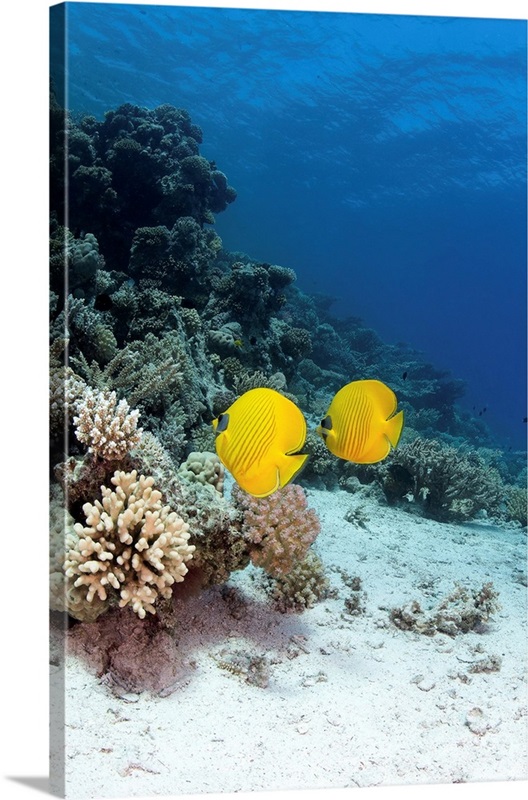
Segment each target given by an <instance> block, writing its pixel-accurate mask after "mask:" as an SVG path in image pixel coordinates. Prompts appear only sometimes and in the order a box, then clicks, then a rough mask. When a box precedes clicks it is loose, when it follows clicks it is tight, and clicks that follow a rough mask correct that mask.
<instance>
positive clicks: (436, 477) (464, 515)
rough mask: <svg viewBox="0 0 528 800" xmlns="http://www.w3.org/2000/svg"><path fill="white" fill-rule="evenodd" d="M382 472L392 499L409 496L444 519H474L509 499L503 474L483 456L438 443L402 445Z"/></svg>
mask: <svg viewBox="0 0 528 800" xmlns="http://www.w3.org/2000/svg"><path fill="white" fill-rule="evenodd" d="M380 474H381V475H382V478H381V479H382V483H383V488H384V491H385V493H386V495H387V498H388V499H389V500H393V501H394V500H396V499H398V498H402V497H403V496H408V498H409V499H411V500H413V501H414V502H416V503H419V504H420V505H421V506H422V507H423V509H424V510H425V512H426V513H427V514H429V515H430V516H434V517H437V518H439V519H447V520H465V519H470V518H471V517H474V516H475V514H476V513H477V512H479V511H481V510H485V511H486V512H488V513H490V514H494V513H497V512H498V510H499V507H500V504H501V501H502V499H503V496H504V486H503V483H502V480H501V478H500V475H499V473H498V472H497V470H496V469H493V468H492V467H489V466H488V465H487V464H486V463H485V462H484V461H483V459H482V458H480V456H479V455H478V453H476V452H469V453H463V452H461V451H460V450H457V449H456V448H454V447H447V446H445V445H442V444H441V443H440V442H438V441H436V440H434V439H421V438H418V439H415V440H414V441H413V442H411V443H410V444H403V445H401V446H400V447H399V448H398V450H397V451H396V452H395V454H394V456H393V458H392V460H391V461H390V463H389V464H387V466H386V467H385V466H384V467H383V469H382V470H381V472H380Z"/></svg>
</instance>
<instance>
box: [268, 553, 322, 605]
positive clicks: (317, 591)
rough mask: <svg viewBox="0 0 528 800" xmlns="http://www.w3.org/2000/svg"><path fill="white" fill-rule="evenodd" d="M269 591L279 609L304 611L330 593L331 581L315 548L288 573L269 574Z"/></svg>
mask: <svg viewBox="0 0 528 800" xmlns="http://www.w3.org/2000/svg"><path fill="white" fill-rule="evenodd" d="M269 582H270V583H269V592H270V594H271V597H272V598H273V600H274V601H275V605H276V607H277V609H278V610H279V611H282V612H283V613H285V612H287V611H297V612H299V611H304V609H305V608H311V607H312V606H313V605H314V604H315V603H316V602H317V601H318V600H321V599H323V598H325V597H326V596H327V595H328V590H329V586H330V584H329V582H328V578H327V577H326V575H325V571H324V567H323V563H322V561H321V559H320V558H319V556H318V555H316V553H314V552H313V550H308V552H307V554H306V556H305V557H304V558H303V560H302V561H300V562H299V563H298V564H295V565H294V566H293V568H292V569H291V570H290V571H289V572H288V574H287V575H282V576H281V577H275V578H273V577H271V576H269Z"/></svg>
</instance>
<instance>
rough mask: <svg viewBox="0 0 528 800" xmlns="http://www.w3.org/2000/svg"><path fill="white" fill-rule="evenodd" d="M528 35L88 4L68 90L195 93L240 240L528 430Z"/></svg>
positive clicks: (164, 99)
mask: <svg viewBox="0 0 528 800" xmlns="http://www.w3.org/2000/svg"><path fill="white" fill-rule="evenodd" d="M526 44H527V26H526V23H525V22H522V21H512V20H489V19H481V20H479V19H450V18H438V17H436V18H435V17H412V16H411V17H409V16H389V15H388V16H385V15H383V16H381V15H358V14H343V13H323V12H300V11H256V10H233V9H206V8H181V7H180V8H178V7H174V8H171V7H167V6H159V7H155V6H132V5H108V4H104V5H101V4H93V5H91V4H89V3H86V4H85V3H80V4H73V5H69V6H68V71H67V77H68V81H67V85H68V96H67V103H68V107H69V108H70V110H71V111H72V112H73V113H74V114H76V115H77V114H78V115H81V114H86V113H89V114H93V115H95V116H96V117H97V118H99V119H102V117H103V115H104V112H105V111H107V110H109V109H114V108H116V107H117V106H119V105H121V104H122V103H125V102H131V103H134V104H137V105H141V106H146V107H148V108H153V107H155V106H157V105H159V104H161V103H171V104H172V105H175V106H178V107H183V108H186V109H187V110H188V111H189V112H190V114H191V117H192V120H193V122H195V123H197V124H198V125H200V127H201V128H202V130H203V133H204V143H203V145H202V146H201V153H202V155H204V156H206V157H207V158H209V159H211V160H215V161H216V162H217V164H218V166H219V168H220V169H221V170H222V171H224V172H225V173H226V174H227V176H228V179H229V183H230V184H232V185H233V186H234V187H235V188H236V189H237V192H238V198H237V200H236V202H235V203H233V204H232V205H231V206H229V208H228V209H227V210H226V211H225V212H224V213H222V214H219V215H218V216H217V224H216V229H217V231H218V232H219V234H220V236H221V237H222V239H223V242H224V246H225V247H226V248H227V249H229V250H237V251H243V252H245V253H247V254H248V255H250V256H252V257H254V258H256V259H260V260H262V261H266V262H272V263H278V264H281V265H283V266H288V267H292V268H294V269H295V271H296V272H297V276H298V280H297V285H298V286H299V287H300V288H301V289H302V290H304V291H307V292H310V293H311V292H322V293H324V294H327V295H331V296H333V297H334V298H335V302H334V304H333V306H332V308H331V311H332V313H333V314H334V315H336V316H343V317H346V316H347V315H353V316H356V317H361V318H362V319H363V320H364V322H365V324H366V325H368V326H369V327H373V328H375V329H376V331H377V332H378V333H379V334H380V336H381V337H382V338H383V339H384V340H385V341H386V342H388V343H393V342H394V343H395V342H401V341H405V342H407V343H408V344H410V345H411V346H412V347H413V348H415V349H418V350H421V351H422V352H423V353H424V354H425V356H426V358H427V359H428V360H430V361H431V362H432V363H433V364H434V365H435V366H436V367H440V368H443V369H447V370H449V371H451V373H452V374H453V376H454V377H456V378H462V379H463V380H465V381H466V382H467V386H468V388H467V392H466V396H465V398H464V399H463V401H462V402H463V403H464V404H465V405H466V406H467V408H468V409H472V408H473V407H475V408H476V409H477V410H478V409H481V408H482V407H484V406H486V407H487V412H486V415H487V416H486V420H487V422H488V424H489V425H490V427H491V428H492V430H493V431H494V432H495V434H496V435H497V436H498V437H499V440H500V442H501V443H502V444H504V445H505V446H513V447H515V448H518V447H524V446H525V443H526V424H524V423H523V418H524V417H525V415H526V360H527V359H526V257H527V253H526V214H527V208H526V142H527V136H526V113H527V109H526V69H527V63H526V61H527V58H526ZM55 78H56V80H57V83H58V86H60V83H61V76H60V75H59V74H56V75H55ZM59 99H60V100H61V101H63V102H64V100H65V98H64V97H61V96H60V91H59ZM475 413H476V412H475Z"/></svg>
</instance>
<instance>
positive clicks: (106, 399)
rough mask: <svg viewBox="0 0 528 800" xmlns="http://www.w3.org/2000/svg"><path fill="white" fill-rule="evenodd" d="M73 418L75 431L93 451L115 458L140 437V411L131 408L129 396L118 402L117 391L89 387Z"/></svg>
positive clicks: (104, 457) (108, 457)
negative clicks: (97, 390)
mask: <svg viewBox="0 0 528 800" xmlns="http://www.w3.org/2000/svg"><path fill="white" fill-rule="evenodd" d="M77 409H78V410H77V416H75V417H74V418H73V423H74V425H75V435H76V436H77V438H78V440H79V441H80V442H82V443H83V444H86V445H88V450H89V451H90V452H91V453H95V455H97V456H99V457H100V458H102V459H104V460H105V461H113V460H117V459H120V458H122V457H123V456H124V455H125V454H126V453H127V452H128V451H129V450H130V449H131V448H132V447H134V446H135V445H136V444H137V443H138V442H139V440H140V438H141V434H142V429H141V428H138V427H137V423H138V418H139V411H137V410H134V411H130V406H129V405H128V403H127V401H126V400H120V401H119V403H118V402H117V396H116V393H115V392H107V391H105V392H94V391H93V390H92V389H87V390H86V391H85V393H84V395H83V396H82V399H81V400H80V401H79V403H78V405H77Z"/></svg>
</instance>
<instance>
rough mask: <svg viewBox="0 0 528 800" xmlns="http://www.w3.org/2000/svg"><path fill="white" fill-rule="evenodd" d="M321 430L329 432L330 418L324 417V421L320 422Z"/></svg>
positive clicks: (330, 426)
mask: <svg viewBox="0 0 528 800" xmlns="http://www.w3.org/2000/svg"><path fill="white" fill-rule="evenodd" d="M321 428H324V430H327V431H329V430H331V429H332V417H330V416H326V417H325V418H324V419H322V420H321Z"/></svg>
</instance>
